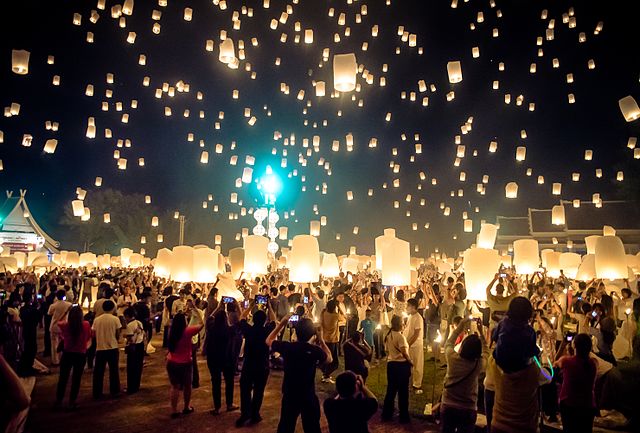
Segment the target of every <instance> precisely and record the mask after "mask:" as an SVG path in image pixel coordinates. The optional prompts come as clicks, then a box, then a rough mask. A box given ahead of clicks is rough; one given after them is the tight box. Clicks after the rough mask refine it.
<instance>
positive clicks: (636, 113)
mask: <svg viewBox="0 0 640 433" xmlns="http://www.w3.org/2000/svg"><path fill="white" fill-rule="evenodd" d="M618 106H619V107H620V111H622V115H623V116H624V120H626V121H627V122H633V121H634V120H636V119H638V118H640V108H639V107H638V103H637V102H636V100H635V99H634V98H633V96H631V95H629V96H625V97H624V98H622V99H620V100H619V101H618Z"/></svg>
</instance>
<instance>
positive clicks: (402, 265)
mask: <svg viewBox="0 0 640 433" xmlns="http://www.w3.org/2000/svg"><path fill="white" fill-rule="evenodd" d="M382 284H384V285H385V286H408V285H409V284H411V252H410V246H409V242H407V241H403V240H402V239H398V238H391V239H389V241H388V243H386V245H384V247H383V249H382Z"/></svg>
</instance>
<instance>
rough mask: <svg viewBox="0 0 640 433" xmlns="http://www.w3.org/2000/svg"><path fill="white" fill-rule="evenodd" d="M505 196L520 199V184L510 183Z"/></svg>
mask: <svg viewBox="0 0 640 433" xmlns="http://www.w3.org/2000/svg"><path fill="white" fill-rule="evenodd" d="M504 190H505V196H506V197H507V198H518V184H517V183H515V182H509V183H508V184H507V185H506V186H505V189H504Z"/></svg>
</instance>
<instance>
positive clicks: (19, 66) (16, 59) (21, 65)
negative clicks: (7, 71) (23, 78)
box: [11, 50, 31, 75]
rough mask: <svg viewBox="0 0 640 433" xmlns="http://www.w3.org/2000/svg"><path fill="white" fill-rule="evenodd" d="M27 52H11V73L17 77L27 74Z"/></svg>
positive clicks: (28, 54)
mask: <svg viewBox="0 0 640 433" xmlns="http://www.w3.org/2000/svg"><path fill="white" fill-rule="evenodd" d="M30 54H31V53H30V52H29V51H25V50H11V71H13V73H15V74H18V75H26V74H28V73H29V56H30Z"/></svg>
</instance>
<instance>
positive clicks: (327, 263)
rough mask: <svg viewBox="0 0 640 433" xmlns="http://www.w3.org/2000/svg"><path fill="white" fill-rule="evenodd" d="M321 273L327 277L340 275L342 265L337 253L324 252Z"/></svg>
mask: <svg viewBox="0 0 640 433" xmlns="http://www.w3.org/2000/svg"><path fill="white" fill-rule="evenodd" d="M320 274H322V276H323V277H325V278H335V277H337V276H339V275H340V266H339V265H338V258H337V257H336V255H335V254H333V253H330V254H324V255H323V256H322V264H321V265H320Z"/></svg>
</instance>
